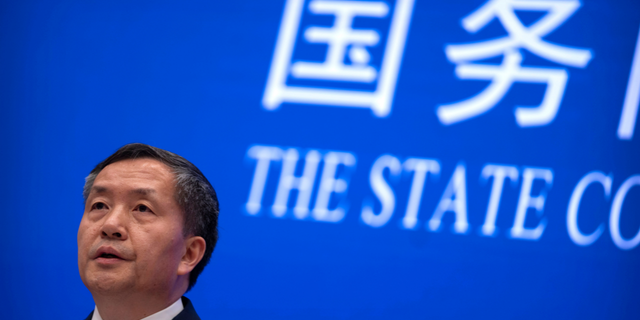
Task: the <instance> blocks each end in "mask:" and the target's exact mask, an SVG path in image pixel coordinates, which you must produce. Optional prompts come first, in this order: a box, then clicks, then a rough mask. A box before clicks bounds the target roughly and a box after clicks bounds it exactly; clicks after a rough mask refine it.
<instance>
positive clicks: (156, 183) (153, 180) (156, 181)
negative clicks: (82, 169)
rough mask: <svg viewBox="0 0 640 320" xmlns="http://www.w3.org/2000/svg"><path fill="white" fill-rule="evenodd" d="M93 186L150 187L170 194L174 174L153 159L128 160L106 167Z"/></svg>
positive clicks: (172, 187)
mask: <svg viewBox="0 0 640 320" xmlns="http://www.w3.org/2000/svg"><path fill="white" fill-rule="evenodd" d="M94 186H104V187H114V186H120V187H127V186H128V187H131V188H144V187H152V188H154V189H160V190H156V191H166V192H172V191H173V189H174V174H173V173H172V172H171V170H170V168H169V167H168V166H167V165H165V164H164V163H162V162H160V161H157V160H154V159H128V160H122V161H118V162H115V163H112V164H110V165H108V166H106V167H105V168H104V169H102V171H100V173H99V174H98V176H97V177H96V179H95V181H94Z"/></svg>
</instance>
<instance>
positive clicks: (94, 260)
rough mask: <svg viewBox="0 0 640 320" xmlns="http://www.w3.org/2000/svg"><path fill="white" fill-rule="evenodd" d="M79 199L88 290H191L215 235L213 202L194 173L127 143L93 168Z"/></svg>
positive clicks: (172, 157)
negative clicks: (80, 200)
mask: <svg viewBox="0 0 640 320" xmlns="http://www.w3.org/2000/svg"><path fill="white" fill-rule="evenodd" d="M83 195H84V199H85V211H84V215H83V217H82V221H81V223H80V227H79V229H78V267H79V270H80V276H81V278H82V281H83V282H84V283H85V285H86V286H87V287H88V288H89V289H90V290H91V291H92V293H94V294H96V293H100V294H120V293H123V292H132V291H133V292H157V293H158V294H162V292H163V291H167V290H169V291H170V292H173V293H175V292H178V293H179V295H182V294H183V293H184V292H185V291H188V290H189V289H191V287H192V286H193V285H194V284H195V282H196V280H197V278H198V275H199V274H200V273H201V272H202V270H203V269H204V267H205V265H206V264H207V263H208V262H209V259H210V257H211V253H212V252H213V248H214V247H215V244H216V241H217V238H218V231H217V224H218V222H217V221H218V212H219V210H218V200H217V197H216V193H215V191H214V189H213V187H212V186H211V184H210V183H209V181H208V180H207V179H206V178H205V176H204V175H203V174H202V172H200V170H198V168H196V167H195V166H194V165H193V164H192V163H190V162H189V161H187V160H186V159H184V158H182V157H180V156H178V155H176V154H173V153H171V152H168V151H165V150H162V149H158V148H154V147H151V146H148V145H144V144H138V143H135V144H129V145H126V146H124V147H122V148H120V149H119V150H118V151H116V153H114V154H113V155H111V156H110V157H109V158H107V159H106V160H104V161H103V162H101V163H100V164H98V165H97V166H96V167H95V168H94V169H93V170H92V171H91V173H90V174H89V176H88V177H87V178H86V183H85V186H84V192H83Z"/></svg>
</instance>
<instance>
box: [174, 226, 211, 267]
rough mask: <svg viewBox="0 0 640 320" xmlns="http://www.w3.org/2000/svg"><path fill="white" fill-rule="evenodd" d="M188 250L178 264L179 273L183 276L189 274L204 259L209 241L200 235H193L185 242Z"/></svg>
mask: <svg viewBox="0 0 640 320" xmlns="http://www.w3.org/2000/svg"><path fill="white" fill-rule="evenodd" d="M185 245H186V251H185V253H184V255H183V256H182V259H181V260H180V265H179V266H178V275H179V276H182V275H185V274H188V273H189V272H191V270H193V268H195V267H196V265H197V264H198V263H199V262H200V260H202V256H204V250H205V249H206V247H207V242H206V241H205V240H204V239H203V238H202V237H198V236H194V237H191V238H189V239H187V241H186V242H185Z"/></svg>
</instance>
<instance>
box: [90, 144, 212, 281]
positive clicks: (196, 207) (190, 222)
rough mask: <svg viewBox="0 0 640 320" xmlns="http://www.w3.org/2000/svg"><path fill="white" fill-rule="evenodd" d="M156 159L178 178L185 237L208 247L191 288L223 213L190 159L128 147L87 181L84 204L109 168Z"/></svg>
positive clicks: (193, 272)
mask: <svg viewBox="0 0 640 320" xmlns="http://www.w3.org/2000/svg"><path fill="white" fill-rule="evenodd" d="M144 158H147V159H153V160H157V161H160V162H162V163H164V164H165V165H166V166H168V167H169V168H170V169H171V170H172V171H173V173H174V175H175V186H176V194H175V199H176V201H177V202H178V205H179V206H180V208H182V211H183V216H184V229H183V230H184V235H185V236H188V235H194V236H200V237H202V238H204V240H205V242H206V248H205V251H204V256H203V257H202V260H200V262H199V263H198V264H197V265H196V266H195V268H193V270H191V273H190V274H189V287H188V288H187V291H189V290H191V288H192V287H193V286H194V285H195V284H196V280H197V279H198V276H199V275H200V273H202V270H204V267H205V266H206V265H207V264H208V263H209V260H210V259H211V254H212V253H213V249H214V247H215V246H216V242H218V214H219V213H220V210H219V205H218V197H217V196H216V191H215V190H214V189H213V186H211V183H209V180H207V178H206V177H205V176H204V174H202V172H201V171H200V170H199V169H198V168H197V167H196V166H195V165H194V164H192V163H191V162H189V161H188V160H187V159H185V158H183V157H181V156H179V155H177V154H175V153H172V152H169V151H167V150H163V149H160V148H156V147H152V146H150V145H146V144H143V143H131V144H127V145H125V146H123V147H121V148H120V149H118V151H116V152H115V153H114V154H112V155H111V156H109V157H108V158H107V159H105V160H104V161H102V162H100V163H99V164H98V165H97V166H96V167H95V168H93V170H91V173H89V175H88V176H87V178H86V179H85V185H84V190H83V197H84V201H85V202H86V201H87V198H88V197H89V193H90V192H91V188H92V187H93V182H94V181H95V179H96V177H97V176H98V174H99V173H100V171H102V169H104V168H105V167H106V166H108V165H110V164H112V163H114V162H118V161H122V160H129V159H144Z"/></svg>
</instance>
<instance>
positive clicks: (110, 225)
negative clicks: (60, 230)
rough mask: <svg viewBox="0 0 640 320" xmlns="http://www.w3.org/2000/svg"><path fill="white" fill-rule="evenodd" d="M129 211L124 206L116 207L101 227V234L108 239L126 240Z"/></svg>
mask: <svg viewBox="0 0 640 320" xmlns="http://www.w3.org/2000/svg"><path fill="white" fill-rule="evenodd" d="M127 219H128V212H127V210H125V209H124V208H122V207H116V208H114V209H113V210H111V211H110V212H109V213H108V214H107V215H106V217H105V220H104V223H103V224H102V227H101V230H100V232H101V235H102V237H103V238H106V239H113V240H126V239H127V238H128V236H129V234H128V233H127Z"/></svg>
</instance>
